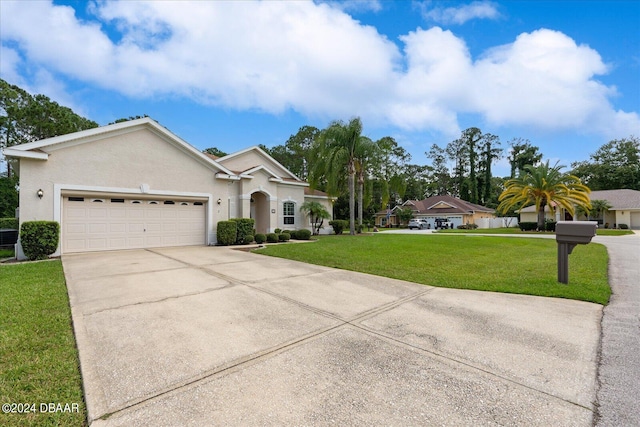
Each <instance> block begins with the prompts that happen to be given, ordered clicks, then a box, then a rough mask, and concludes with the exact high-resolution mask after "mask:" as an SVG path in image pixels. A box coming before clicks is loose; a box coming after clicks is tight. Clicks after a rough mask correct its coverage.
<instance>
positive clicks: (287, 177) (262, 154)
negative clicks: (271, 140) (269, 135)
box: [217, 145, 304, 183]
mask: <svg viewBox="0 0 640 427" xmlns="http://www.w3.org/2000/svg"><path fill="white" fill-rule="evenodd" d="M250 152H254V153H257V154H258V155H259V156H260V157H262V158H264V159H267V160H269V161H270V162H272V163H273V164H274V165H275V166H277V168H279V169H281V170H282V171H283V172H284V174H285V176H279V178H281V179H282V180H283V181H284V180H287V181H288V182H290V180H293V181H295V182H299V183H303V182H304V181H302V180H301V179H300V178H298V177H297V176H296V175H295V174H294V173H293V172H291V171H290V170H289V169H287V168H286V167H284V166H283V165H282V164H281V163H280V162H278V161H277V160H276V159H274V158H273V157H271V156H270V155H269V154H268V153H266V152H265V151H264V150H263V149H261V148H260V147H258V146H257V145H254V146H253V147H249V148H245V149H244V150H240V151H236V152H235V153H231V154H227V155H226V156H224V157H220V158H218V159H217V162H219V163H221V164H224V163H226V162H229V161H230V160H233V159H235V158H238V157H242V156H243V155H246V154H247V153H250ZM258 166H261V165H257V164H256V165H253V166H252V167H251V168H249V169H247V170H246V171H242V173H252V172H251V171H253V170H258V169H257V168H258ZM262 166H264V165H262ZM264 169H267V170H268V171H269V173H270V174H273V175H274V176H276V174H275V173H274V172H273V171H272V170H269V169H268V168H266V167H264Z"/></svg>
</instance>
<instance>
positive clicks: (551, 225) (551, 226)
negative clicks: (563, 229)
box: [544, 221, 556, 231]
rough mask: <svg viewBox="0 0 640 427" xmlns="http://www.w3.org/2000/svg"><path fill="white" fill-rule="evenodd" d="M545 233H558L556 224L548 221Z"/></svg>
mask: <svg viewBox="0 0 640 427" xmlns="http://www.w3.org/2000/svg"><path fill="white" fill-rule="evenodd" d="M544 231H556V222H555V221H547V222H545V223H544Z"/></svg>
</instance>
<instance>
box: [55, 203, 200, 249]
mask: <svg viewBox="0 0 640 427" xmlns="http://www.w3.org/2000/svg"><path fill="white" fill-rule="evenodd" d="M62 203H63V213H62V230H61V231H62V251H63V253H70V252H87V251H105V250H115V249H134V248H153V247H161V246H187V245H202V244H205V240H206V233H205V228H206V225H205V224H206V221H205V203H204V202H198V201H183V200H179V199H172V200H138V199H127V198H99V197H86V196H85V197H74V196H64V197H63V202H62Z"/></svg>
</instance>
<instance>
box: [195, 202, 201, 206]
mask: <svg viewBox="0 0 640 427" xmlns="http://www.w3.org/2000/svg"><path fill="white" fill-rule="evenodd" d="M193 206H202V202H193Z"/></svg>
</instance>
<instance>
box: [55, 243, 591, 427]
mask: <svg viewBox="0 0 640 427" xmlns="http://www.w3.org/2000/svg"><path fill="white" fill-rule="evenodd" d="M63 265H64V270H65V275H66V278H67V285H68V289H69V295H70V303H71V310H72V315H73V322H74V328H75V333H76V339H77V343H78V348H79V353H80V363H81V370H82V375H83V381H84V387H85V396H86V403H87V408H88V411H89V422H90V424H91V425H93V426H131V425H165V426H173V425H175V426H185V425H193V426H202V425H238V426H240V425H242V426H247V425H278V426H281V425H329V424H333V425H401V426H406V425H456V426H459V425H479V424H482V425H486V424H497V425H528V426H529V425H541V426H542V425H544V426H548V425H557V426H560V425H579V426H590V425H591V424H592V422H593V419H594V413H595V408H594V404H593V402H594V401H595V398H596V367H597V353H598V343H599V328H600V320H601V317H602V307H601V306H599V305H596V304H590V303H585V302H579V301H571V300H562V299H553V298H541V297H531V296H522V295H509V294H499V293H491V292H478V291H466V290H454V289H444V288H434V287H429V286H423V285H417V284H414V283H409V282H403V281H398V280H392V279H386V278H380V277H376V276H370V275H366V274H361V273H353V272H347V271H341V270H335V269H331V268H325V267H319V266H313V265H309V264H304V263H299V262H294V261H289V260H283V259H277V258H271V257H265V256H261V255H256V254H252V253H248V252H242V251H238V250H233V249H230V248H220V247H184V248H164V249H154V250H134V251H119V252H102V253H93V254H77V255H65V256H63Z"/></svg>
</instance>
